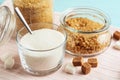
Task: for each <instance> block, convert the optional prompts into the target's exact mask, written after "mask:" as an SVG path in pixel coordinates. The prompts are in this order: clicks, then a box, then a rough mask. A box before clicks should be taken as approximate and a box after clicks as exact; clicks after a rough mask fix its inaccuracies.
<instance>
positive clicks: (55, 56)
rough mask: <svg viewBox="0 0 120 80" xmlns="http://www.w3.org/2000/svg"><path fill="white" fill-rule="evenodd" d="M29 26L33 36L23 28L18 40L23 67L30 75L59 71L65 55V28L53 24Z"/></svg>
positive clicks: (42, 74)
mask: <svg viewBox="0 0 120 80" xmlns="http://www.w3.org/2000/svg"><path fill="white" fill-rule="evenodd" d="M29 26H30V28H31V30H32V35H31V34H29V33H28V31H27V29H26V28H25V27H23V28H22V29H21V30H19V31H18V33H17V38H16V40H17V45H18V51H19V56H20V60H21V65H22V67H23V68H24V69H25V71H27V72H28V73H30V74H32V75H39V76H45V75H48V74H51V73H53V72H55V71H57V70H58V69H59V68H60V67H61V65H62V62H63V58H64V53H65V44H66V33H65V31H64V29H63V27H58V26H57V25H55V24H51V23H34V24H30V25H29ZM28 37H29V38H28Z"/></svg>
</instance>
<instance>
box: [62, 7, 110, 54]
mask: <svg viewBox="0 0 120 80" xmlns="http://www.w3.org/2000/svg"><path fill="white" fill-rule="evenodd" d="M60 22H61V26H63V27H64V29H65V30H66V32H67V34H68V38H67V44H66V52H67V53H69V54H72V55H74V56H94V55H97V54H100V53H103V51H105V50H106V49H107V48H108V47H109V45H110V43H111V34H110V32H109V26H110V19H109V17H108V16H107V15H106V14H104V12H102V11H101V10H98V9H95V8H88V7H79V8H72V9H68V10H67V11H65V12H64V13H63V14H62V16H61V18H60Z"/></svg>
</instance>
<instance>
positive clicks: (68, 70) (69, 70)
mask: <svg viewBox="0 0 120 80" xmlns="http://www.w3.org/2000/svg"><path fill="white" fill-rule="evenodd" d="M64 71H65V72H66V73H69V74H75V72H76V68H75V67H74V66H73V65H72V64H71V63H67V64H66V65H65V67H64Z"/></svg>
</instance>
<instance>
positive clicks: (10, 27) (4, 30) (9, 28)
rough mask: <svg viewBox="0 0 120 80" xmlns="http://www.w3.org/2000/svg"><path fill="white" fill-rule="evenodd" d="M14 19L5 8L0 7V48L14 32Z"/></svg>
mask: <svg viewBox="0 0 120 80" xmlns="http://www.w3.org/2000/svg"><path fill="white" fill-rule="evenodd" d="M15 24H16V19H15V16H14V15H13V14H12V13H11V11H10V9H9V8H8V7H7V6H1V7H0V46H1V45H3V44H5V43H6V42H7V41H8V40H9V39H10V38H11V36H12V34H13V32H14V30H15Z"/></svg>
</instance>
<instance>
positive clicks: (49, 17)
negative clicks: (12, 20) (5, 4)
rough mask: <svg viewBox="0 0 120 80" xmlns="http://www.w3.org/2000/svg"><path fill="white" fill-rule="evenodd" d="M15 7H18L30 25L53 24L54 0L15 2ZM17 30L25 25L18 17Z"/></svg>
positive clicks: (22, 0) (21, 0)
mask: <svg viewBox="0 0 120 80" xmlns="http://www.w3.org/2000/svg"><path fill="white" fill-rule="evenodd" d="M13 5H14V7H18V8H19V9H20V11H21V13H22V14H23V16H24V18H25V19H26V21H27V23H28V24H32V23H39V22H49V23H53V0H13ZM16 22H17V24H16V25H17V30H19V29H20V28H21V27H23V26H24V25H23V24H22V22H21V21H20V20H19V17H18V16H17V15H16Z"/></svg>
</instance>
